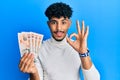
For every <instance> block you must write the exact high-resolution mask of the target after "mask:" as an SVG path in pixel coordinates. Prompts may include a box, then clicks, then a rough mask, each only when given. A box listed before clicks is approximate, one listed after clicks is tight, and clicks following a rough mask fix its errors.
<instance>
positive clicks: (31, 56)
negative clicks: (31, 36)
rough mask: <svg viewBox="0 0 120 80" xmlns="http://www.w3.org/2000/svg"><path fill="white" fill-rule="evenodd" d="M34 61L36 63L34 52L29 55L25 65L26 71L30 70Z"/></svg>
mask: <svg viewBox="0 0 120 80" xmlns="http://www.w3.org/2000/svg"><path fill="white" fill-rule="evenodd" d="M32 63H34V56H33V54H31V55H30V56H29V59H28V60H27V62H26V64H27V65H25V66H24V71H25V72H30V71H29V67H30V66H31V64H32Z"/></svg>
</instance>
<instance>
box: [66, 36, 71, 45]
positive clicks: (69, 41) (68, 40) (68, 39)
mask: <svg viewBox="0 0 120 80" xmlns="http://www.w3.org/2000/svg"><path fill="white" fill-rule="evenodd" d="M66 40H67V42H68V43H69V44H70V45H71V46H73V41H71V40H70V38H68V37H66Z"/></svg>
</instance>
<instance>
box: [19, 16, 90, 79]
mask: <svg viewBox="0 0 120 80" xmlns="http://www.w3.org/2000/svg"><path fill="white" fill-rule="evenodd" d="M47 23H48V26H49V28H50V31H51V34H52V36H53V38H54V39H55V40H56V41H62V40H63V39H64V38H66V34H67V31H68V29H69V27H70V25H71V20H70V19H68V18H64V17H60V18H56V17H53V18H51V19H50V20H49V21H48V22H47ZM76 24H77V31H78V34H76V33H73V34H71V35H70V37H69V38H68V37H67V38H66V40H67V42H68V43H69V44H70V45H71V46H72V47H73V48H74V49H75V50H76V51H77V52H78V53H79V54H84V53H85V52H87V37H88V31H89V28H88V27H86V29H85V25H84V21H82V28H81V29H80V24H79V21H76ZM73 36H74V37H76V40H75V41H71V38H72V37H73ZM80 59H81V62H82V67H83V68H84V69H86V70H88V69H90V68H91V66H92V62H91V60H90V57H89V56H87V57H80ZM19 68H20V70H21V71H22V72H24V73H30V80H40V78H39V75H38V71H37V68H36V66H35V64H34V55H33V54H24V55H23V57H22V58H21V60H20V64H19Z"/></svg>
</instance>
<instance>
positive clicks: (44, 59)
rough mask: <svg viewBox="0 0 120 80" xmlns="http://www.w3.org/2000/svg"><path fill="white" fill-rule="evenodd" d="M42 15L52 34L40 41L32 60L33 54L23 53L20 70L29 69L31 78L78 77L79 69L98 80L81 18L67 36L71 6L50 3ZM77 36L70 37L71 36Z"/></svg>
mask: <svg viewBox="0 0 120 80" xmlns="http://www.w3.org/2000/svg"><path fill="white" fill-rule="evenodd" d="M45 15H46V16H47V17H48V19H49V21H48V22H47V23H48V26H49V28H50V31H51V35H52V37H51V38H50V39H48V40H46V41H44V42H43V44H42V47H41V49H40V53H39V56H38V60H37V61H36V62H35V63H34V55H33V54H24V56H23V57H22V58H21V61H20V64H19V67H20V70H21V71H22V72H25V73H30V80H79V79H80V75H79V70H80V69H82V72H83V75H84V79H85V80H100V75H99V73H98V71H97V69H96V68H95V66H94V65H93V63H92V61H91V59H90V56H89V50H88V48H87V37H88V31H89V28H88V27H86V29H85V30H84V28H85V27H84V21H82V28H81V29H80V25H79V21H76V24H77V31H78V34H75V33H73V34H71V35H70V38H68V36H67V31H68V28H69V27H70V25H71V20H70V17H71V16H72V9H71V7H70V6H69V5H67V4H65V3H62V2H60V3H54V4H52V5H50V6H49V7H48V8H47V10H46V12H45ZM73 36H74V37H76V40H75V41H73V40H71V38H72V37H73Z"/></svg>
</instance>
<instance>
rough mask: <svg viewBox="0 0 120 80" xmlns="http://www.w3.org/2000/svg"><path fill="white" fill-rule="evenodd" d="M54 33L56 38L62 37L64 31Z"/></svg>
mask: <svg viewBox="0 0 120 80" xmlns="http://www.w3.org/2000/svg"><path fill="white" fill-rule="evenodd" d="M54 33H55V34H56V36H57V37H62V35H63V34H64V31H55V32H54Z"/></svg>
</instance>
